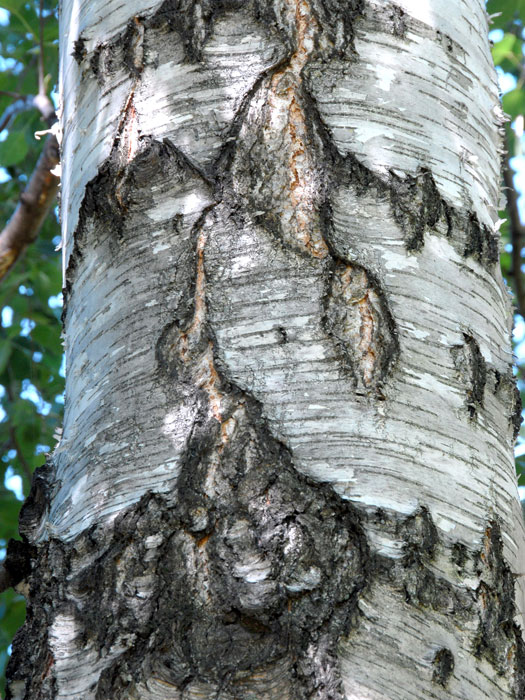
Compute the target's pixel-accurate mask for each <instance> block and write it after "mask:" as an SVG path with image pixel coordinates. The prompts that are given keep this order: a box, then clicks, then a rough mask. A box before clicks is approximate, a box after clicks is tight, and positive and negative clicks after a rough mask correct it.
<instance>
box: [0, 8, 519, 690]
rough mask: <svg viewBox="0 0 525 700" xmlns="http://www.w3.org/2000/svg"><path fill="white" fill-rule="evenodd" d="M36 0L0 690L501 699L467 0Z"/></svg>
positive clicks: (472, 20) (494, 355) (497, 309)
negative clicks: (58, 0) (26, 365)
mask: <svg viewBox="0 0 525 700" xmlns="http://www.w3.org/2000/svg"><path fill="white" fill-rule="evenodd" d="M61 23H62V24H61V26H62V30H61V56H62V59H61V76H62V78H61V81H62V98H63V109H62V127H63V142H62V158H63V164H62V172H63V184H62V203H61V208H62V224H63V236H64V261H65V280H66V281H65V310H64V325H65V334H66V356H67V388H66V395H67V402H66V414H65V419H64V429H63V436H62V439H61V441H60V444H59V445H58V446H57V447H56V449H55V451H54V453H53V455H52V456H51V458H50V460H49V461H48V464H47V465H46V467H44V468H42V469H41V470H39V471H38V473H37V475H36V477H35V480H34V484H33V489H32V492H31V495H30V497H29V499H28V501H27V502H26V504H25V506H24V509H23V512H22V516H21V531H22V533H23V535H24V536H25V538H26V542H27V546H26V554H27V556H29V557H31V562H30V564H31V572H30V574H29V575H28V576H27V577H26V578H25V580H24V581H23V582H22V583H21V584H20V586H21V587H23V588H24V590H26V592H27V597H28V614H27V621H26V623H25V625H24V627H23V628H22V630H21V631H20V632H19V633H18V636H17V638H16V641H15V643H14V645H13V655H12V659H11V662H10V665H9V669H8V675H9V679H10V680H9V691H8V697H9V698H17V699H18V698H20V699H21V698H24V699H26V700H35V699H36V698H39V699H42V700H47V699H49V700H51V699H53V700H58V699H59V698H68V699H69V700H72V699H78V700H81V699H82V700H91V699H93V700H94V699H97V700H105V699H110V698H111V699H112V700H113V699H116V700H120V699H122V700H123V699H126V700H127V699H131V698H140V699H141V700H153V699H158V698H163V699H166V700H167V699H173V700H175V699H177V700H183V699H184V700H190V699H191V700H193V699H195V700H196V699H197V698H209V699H210V700H211V699H212V698H221V700H234V699H235V700H255V699H256V700H270V699H272V700H287V699H290V700H291V699H304V700H306V699H314V698H315V699H317V700H328V699H331V700H336V699H337V700H342V699H343V698H346V700H362V699H365V698H366V699H367V700H387V699H388V700H409V699H413V698H418V699H419V698H421V699H423V698H424V699H427V698H439V699H445V698H446V699H451V698H452V699H460V698H461V699H463V700H483V699H484V698H486V699H489V698H490V700H499V699H501V698H520V699H521V698H523V697H524V696H525V651H524V645H523V640H522V635H521V628H520V625H521V623H522V614H523V610H524V609H525V606H524V605H523V592H524V585H523V578H522V576H523V574H524V571H525V569H524V567H525V563H524V561H525V560H524V543H525V537H524V527H523V521H522V519H521V515H520V507H519V502H518V498H517V487H516V479H515V474H514V466H513V459H512V445H513V440H514V434H515V432H516V430H517V428H518V427H519V423H520V406H519V399H518V397H517V394H516V389H515V386H514V381H513V377H512V366H511V362H512V356H511V353H510V346H509V324H510V304H509V299H508V295H507V292H506V291H505V288H504V286H503V283H502V280H501V276H500V273H499V269H498V264H497V263H498V261H497V259H498V235H497V225H495V224H494V221H495V219H497V214H496V212H497V206H498V189H499V161H500V156H501V150H500V135H499V133H498V132H499V131H500V130H501V123H502V119H503V115H502V114H501V110H500V108H499V103H498V95H497V86H496V81H495V74H494V70H493V67H492V64H491V60H490V53H489V47H488V41H487V37H486V34H487V19H486V15H485V10H484V2H483V0H470V2H467V1H466V0H462V1H461V2H457V3H450V2H449V1H448V0H427V2H419V1H416V0H399V2H397V4H391V3H389V2H385V0H366V1H365V0H272V1H270V0H259V2H255V0H253V1H251V0H244V1H242V2H241V1H239V0H166V1H165V2H163V3H159V2H154V1H153V0H130V1H129V2H127V3H122V2H120V1H117V0H104V1H101V0H89V1H88V0H77V1H76V2H73V0H63V1H62V10H61ZM13 566H14V565H13Z"/></svg>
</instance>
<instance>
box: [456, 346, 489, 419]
mask: <svg viewBox="0 0 525 700" xmlns="http://www.w3.org/2000/svg"><path fill="white" fill-rule="evenodd" d="M463 338H464V340H465V342H464V344H463V345H456V346H454V347H453V348H452V357H453V359H454V365H455V367H456V370H457V372H458V375H459V378H460V380H461V383H462V385H463V386H464V388H465V393H466V406H467V411H468V414H469V416H470V418H471V419H474V418H475V417H476V416H477V413H478V411H479V409H480V408H482V407H483V401H484V394H485V385H486V383H487V363H486V362H485V359H484V357H483V355H482V354H481V350H480V348H479V344H478V342H477V340H476V339H475V338H474V337H473V336H472V335H470V334H469V333H463Z"/></svg>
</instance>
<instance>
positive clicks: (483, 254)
mask: <svg viewBox="0 0 525 700" xmlns="http://www.w3.org/2000/svg"><path fill="white" fill-rule="evenodd" d="M463 255H464V257H469V256H471V257H473V258H474V259H475V260H477V261H478V262H479V263H482V264H485V265H486V266H490V265H495V264H496V263H497V262H498V259H499V235H498V234H497V233H495V232H493V231H490V230H489V229H488V228H487V226H484V225H481V224H480V223H479V221H478V218H477V217H476V216H475V215H474V214H471V215H470V216H469V217H468V219H467V220H466V222H465V249H464V251H463Z"/></svg>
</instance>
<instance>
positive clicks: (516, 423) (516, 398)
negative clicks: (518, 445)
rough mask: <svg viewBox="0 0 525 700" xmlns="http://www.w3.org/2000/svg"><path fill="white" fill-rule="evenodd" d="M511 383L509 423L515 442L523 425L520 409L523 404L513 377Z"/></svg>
mask: <svg viewBox="0 0 525 700" xmlns="http://www.w3.org/2000/svg"><path fill="white" fill-rule="evenodd" d="M512 383H513V391H512V397H513V401H512V408H511V411H510V415H509V422H510V424H511V425H512V437H513V440H514V441H516V440H517V439H518V435H519V434H520V428H521V424H522V423H523V416H522V415H521V412H522V409H523V404H522V401H521V392H520V390H519V389H518V386H517V384H516V380H515V379H514V377H513V378H512Z"/></svg>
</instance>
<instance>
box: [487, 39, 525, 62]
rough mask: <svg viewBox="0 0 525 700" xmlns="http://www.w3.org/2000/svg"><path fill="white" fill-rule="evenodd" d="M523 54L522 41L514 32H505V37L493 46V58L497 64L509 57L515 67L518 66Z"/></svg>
mask: <svg viewBox="0 0 525 700" xmlns="http://www.w3.org/2000/svg"><path fill="white" fill-rule="evenodd" d="M522 56H523V54H522V51H521V41H520V40H519V39H518V37H517V36H515V35H514V34H505V36H504V37H503V39H502V40H501V41H498V42H497V44H494V46H493V48H492V58H493V59H494V63H495V64H496V65H499V64H500V63H501V62H502V61H503V60H504V59H505V58H507V59H510V60H511V61H512V62H513V64H514V67H517V66H519V65H520V59H521V58H522Z"/></svg>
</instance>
